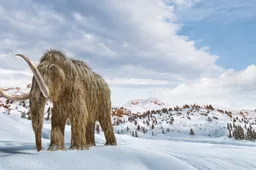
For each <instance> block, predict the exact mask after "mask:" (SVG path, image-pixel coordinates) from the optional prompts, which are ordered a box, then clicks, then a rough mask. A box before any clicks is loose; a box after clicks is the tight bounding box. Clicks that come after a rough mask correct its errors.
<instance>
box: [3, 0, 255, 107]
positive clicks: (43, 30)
mask: <svg viewBox="0 0 256 170" xmlns="http://www.w3.org/2000/svg"><path fill="white" fill-rule="evenodd" d="M198 2H199V0H165V1H164V0H163V1H161V0H146V1H145V0H136V2H135V1H120V0H104V1H101V3H98V2H97V1H85V2H84V3H79V4H78V3H76V2H71V1H69V0H63V1H61V2H60V1H53V2H52V3H51V5H47V4H46V3H44V2H41V3H40V2H39V1H32V0H25V1H24V3H22V4H21V3H20V2H19V1H17V0H14V1H4V2H3V3H1V5H0V24H1V30H0V38H1V40H2V41H1V42H0V46H1V49H0V68H2V70H0V71H2V74H0V79H1V84H0V85H1V86H6V85H10V84H14V83H15V84H19V83H20V84H23V83H24V84H27V83H26V82H27V81H28V82H30V81H31V78H30V77H29V75H27V74H26V73H24V72H23V71H17V70H24V69H28V66H27V64H26V63H25V62H24V61H22V59H19V60H17V59H14V57H12V56H14V55H15V54H16V53H23V54H25V55H27V56H29V57H30V58H31V59H32V60H33V62H34V63H37V61H39V58H40V57H41V55H42V53H43V52H44V51H45V50H46V49H48V48H58V49H61V50H63V51H64V52H65V53H66V54H68V55H71V56H72V57H74V58H76V59H82V60H84V61H86V62H88V63H89V65H90V66H91V67H92V68H93V69H94V70H95V71H96V72H100V73H101V74H102V75H103V77H104V78H106V79H107V81H108V82H109V84H110V85H111V88H112V89H114V90H113V91H114V92H113V95H112V98H113V101H115V102H116V103H118V102H119V103H120V104H122V103H123V102H124V101H127V100H130V99H131V98H133V97H139V96H148V97H150V96H149V95H150V93H149V92H150V91H149V88H151V91H152V92H153V93H152V94H153V95H156V96H158V97H160V98H161V99H162V98H163V99H165V100H167V101H171V102H173V103H175V102H180V103H182V104H183V103H184V102H186V101H187V102H189V103H194V102H197V101H198V102H202V103H204V102H215V103H216V102H217V103H225V102H227V103H229V104H230V103H231V104H237V105H240V104H239V102H238V98H239V97H241V98H243V99H244V101H245V99H246V100H247V99H248V101H249V100H250V102H251V101H252V99H254V97H253V96H252V94H251V93H249V91H250V90H251V91H254V90H255V89H254V88H253V84H255V76H253V73H254V75H256V74H255V66H254V65H252V66H249V67H248V68H247V69H245V70H242V71H240V72H237V71H234V70H232V69H229V70H227V71H225V69H223V68H222V67H221V66H219V65H217V64H216V61H217V59H218V56H216V55H213V54H211V53H210V50H211V49H210V47H200V48H197V47H196V46H195V43H196V41H193V40H189V37H187V36H185V35H184V36H183V35H178V32H179V31H180V29H181V27H182V23H179V22H178V20H177V16H176V11H178V10H179V12H180V11H182V10H183V9H187V8H190V7H192V6H193V5H194V4H195V3H198ZM15 3H17V4H19V5H14V4H15ZM166 4H169V5H166ZM180 9H182V10H180ZM210 12H211V11H210ZM192 16H196V15H195V14H193V15H192ZM6 69H11V70H16V71H13V72H12V71H11V72H10V71H9V72H8V71H6ZM28 72H30V71H28ZM132 85H136V89H135V88H132V87H134V86H132ZM127 86H129V87H130V88H129V87H127ZM152 86H153V87H154V88H156V89H157V91H155V89H154V88H153V87H152ZM122 87H124V88H122ZM144 87H147V88H144ZM159 87H163V88H162V89H159ZM175 87H176V88H175ZM154 91H155V92H154ZM222 94H223V95H222ZM227 96H229V97H227ZM140 98H141V97H140ZM247 104H248V106H249V105H250V106H252V104H251V103H250V104H249V102H248V103H247ZM241 105H242V104H241ZM244 106H246V105H244Z"/></svg>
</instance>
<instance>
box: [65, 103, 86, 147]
mask: <svg viewBox="0 0 256 170" xmlns="http://www.w3.org/2000/svg"><path fill="white" fill-rule="evenodd" d="M80 109H81V110H79V111H78V112H75V113H73V114H72V115H71V146H70V148H69V149H72V150H73V149H77V150H85V149H88V148H89V146H88V145H87V143H86V136H87V130H86V126H87V115H88V114H87V110H86V111H84V108H80Z"/></svg>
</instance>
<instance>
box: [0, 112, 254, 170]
mask: <svg viewBox="0 0 256 170" xmlns="http://www.w3.org/2000/svg"><path fill="white" fill-rule="evenodd" d="M1 111H2V110H1ZM0 125H1V126H0V136H1V138H0V169H1V170H23V169H26V170H34V169H37V170H66V169H79V170H80V169H86V170H87V169H88V170H101V169H106V170H130V169H136V170H162V169H163V170H166V169H168V170H176V169H186V170H190V169H202V170H204V169H220V170H221V169H234V170H243V169H246V170H248V169H255V168H256V162H255V156H256V147H255V146H256V145H253V144H251V143H241V142H240V143H233V142H232V141H229V142H227V143H225V144H221V143H222V141H223V140H224V139H218V140H216V139H215V140H213V141H205V140H204V139H200V138H198V141H196V140H194V141H193V138H191V139H190V140H191V141H193V142H188V141H185V140H183V141H182V140H180V141H175V140H164V139H161V138H158V139H140V138H134V137H132V136H130V135H119V134H116V137H117V141H118V146H104V143H105V139H104V135H103V133H102V132H100V133H99V134H98V133H96V134H95V137H96V145H97V146H95V147H91V148H90V149H89V150H85V151H75V150H73V151H72V150H67V151H56V152H47V151H46V149H47V147H48V145H49V142H50V141H49V136H50V125H49V123H47V122H45V124H44V129H43V131H44V135H43V136H42V137H43V139H44V140H43V151H41V152H39V153H38V152H37V151H36V148H35V142H34V134H33V130H32V128H31V122H30V121H29V120H27V119H21V118H20V115H19V113H14V112H13V113H12V114H11V115H7V114H0ZM65 135H66V136H65V143H66V147H67V148H68V146H69V144H70V127H69V126H67V128H66V132H65ZM246 145H247V146H246Z"/></svg>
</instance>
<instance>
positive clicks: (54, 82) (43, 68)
mask: <svg viewBox="0 0 256 170" xmlns="http://www.w3.org/2000/svg"><path fill="white" fill-rule="evenodd" d="M16 56H19V57H22V58H23V59H24V60H25V61H26V62H27V64H28V65H29V67H30V68H31V70H32V72H33V75H34V78H35V80H36V82H37V84H38V86H39V89H40V92H41V94H42V95H43V96H44V97H45V98H46V99H47V98H50V99H53V100H54V99H55V100H56V98H57V97H59V94H60V89H61V88H62V87H61V86H63V83H64V81H65V73H64V71H63V69H62V68H60V66H59V65H58V64H56V62H53V61H52V60H49V59H45V60H41V62H40V64H39V65H38V67H35V65H34V64H33V63H32V62H31V61H30V59H29V58H28V57H27V56H25V55H23V54H16ZM43 58H47V56H46V57H45V56H44V57H43ZM62 62H63V61H62ZM39 70H40V72H41V73H40V72H39ZM0 94H1V95H2V96H4V97H6V98H8V99H11V100H16V101H21V100H27V99H29V97H30V93H26V94H24V95H9V94H7V93H6V92H4V91H3V90H2V89H1V88H0Z"/></svg>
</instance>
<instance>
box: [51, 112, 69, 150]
mask: <svg viewBox="0 0 256 170" xmlns="http://www.w3.org/2000/svg"><path fill="white" fill-rule="evenodd" d="M66 120H67V114H65V112H63V111H61V110H57V109H55V108H53V109H52V130H51V143H50V146H49V148H48V151H55V150H64V149H65V145H64V133H65V125H66Z"/></svg>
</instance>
